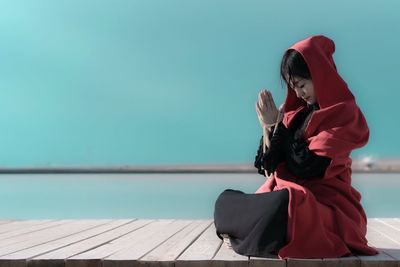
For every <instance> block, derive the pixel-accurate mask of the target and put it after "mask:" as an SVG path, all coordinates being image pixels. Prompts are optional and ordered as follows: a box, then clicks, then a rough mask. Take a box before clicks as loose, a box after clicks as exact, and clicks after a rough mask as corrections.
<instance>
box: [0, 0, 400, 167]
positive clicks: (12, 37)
mask: <svg viewBox="0 0 400 267" xmlns="http://www.w3.org/2000/svg"><path fill="white" fill-rule="evenodd" d="M398 14H400V2H398V1H394V0H393V1H370V0H367V1H365V0H364V1H361V0H355V1H345V0H337V1H329V2H328V1H320V0H303V1H301V2H300V1H287V0H286V1H285V0H276V1H237V0H229V1H228V0H224V1H222V0H221V1H218V0H217V1H215V0H213V1H211V0H201V1H183V0H181V1H178V0H169V1H161V0H158V1H154V0H142V1H135V0H115V1H103V0H85V1H77V0H59V1H53V0H38V1H19V0H14V1H0V125H1V132H0V167H48V166H113V165H148V164H149V165H152V164H157V165H158V164H190V163H201V164H207V163H246V162H251V161H252V160H253V159H254V154H255V151H256V149H257V145H258V141H259V138H260V135H261V129H260V127H259V125H258V120H257V116H256V113H255V110H254V103H255V101H256V99H257V93H258V91H259V90H260V89H262V88H269V89H270V90H272V91H273V94H274V95H275V98H276V101H277V102H278V103H281V102H282V101H283V99H284V93H285V91H284V89H283V87H282V86H281V84H280V80H279V64H280V59H281V56H282V53H283V51H284V50H285V49H286V48H287V47H288V46H290V45H291V44H293V43H294V42H296V41H298V40H300V39H303V38H305V37H307V36H308V35H311V34H324V35H326V36H328V37H330V38H332V39H333V40H334V41H335V42H336V53H335V55H334V59H335V61H336V65H337V67H338V70H339V73H340V74H341V75H342V77H343V78H344V79H345V80H346V82H347V83H348V85H349V87H350V88H351V90H352V91H353V93H354V94H355V96H356V98H357V101H358V103H359V105H360V107H361V108H362V110H363V111H364V113H365V116H366V118H367V121H368V123H369V126H370V129H371V136H370V142H369V144H368V145H367V146H365V147H364V148H362V149H359V150H356V151H355V152H354V153H353V157H354V158H361V157H373V158H396V157H399V156H400V152H399V149H398V148H399V146H398V143H399V142H398V140H397V138H398V136H399V134H400V127H399V124H398V123H397V120H398V119H397V115H396V114H397V108H398V104H397V102H398V99H399V98H400V88H399V86H398V77H399V70H400V56H399V55H400V52H399V47H400V30H399V25H400V16H399V15H398Z"/></svg>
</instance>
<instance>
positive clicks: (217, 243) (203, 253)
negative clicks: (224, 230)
mask: <svg viewBox="0 0 400 267" xmlns="http://www.w3.org/2000/svg"><path fill="white" fill-rule="evenodd" d="M221 244H222V241H221V239H219V238H218V237H217V234H216V229H215V225H214V224H213V223H212V224H211V225H210V226H209V227H208V228H207V229H206V230H205V231H204V232H203V233H202V234H201V235H200V236H199V237H198V238H197V239H196V240H195V241H194V242H193V244H191V245H190V246H189V247H188V248H187V249H186V250H185V251H184V252H183V253H182V254H181V255H180V256H179V257H178V258H177V259H176V260H175V266H176V267H186V266H191V267H206V266H210V265H211V262H212V259H213V258H214V256H215V254H216V253H217V252H218V250H219V248H220V247H221Z"/></svg>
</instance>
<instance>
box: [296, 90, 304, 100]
mask: <svg viewBox="0 0 400 267" xmlns="http://www.w3.org/2000/svg"><path fill="white" fill-rule="evenodd" d="M295 92H296V96H297V97H298V98H300V97H302V96H303V92H301V91H300V90H297V89H296V90H295Z"/></svg>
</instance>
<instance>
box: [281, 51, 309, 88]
mask: <svg viewBox="0 0 400 267" xmlns="http://www.w3.org/2000/svg"><path fill="white" fill-rule="evenodd" d="M285 75H288V80H286V77H285ZM294 76H296V77H300V78H303V79H307V80H311V73H310V70H309V69H308V67H307V63H306V62H305V61H304V58H303V56H302V55H301V54H300V53H299V52H297V51H296V50H294V49H289V50H287V51H286V52H285V54H284V55H283V57H282V62H281V79H282V80H283V81H285V82H286V84H289V85H290V84H291V82H292V81H293V79H294ZM282 80H281V81H282Z"/></svg>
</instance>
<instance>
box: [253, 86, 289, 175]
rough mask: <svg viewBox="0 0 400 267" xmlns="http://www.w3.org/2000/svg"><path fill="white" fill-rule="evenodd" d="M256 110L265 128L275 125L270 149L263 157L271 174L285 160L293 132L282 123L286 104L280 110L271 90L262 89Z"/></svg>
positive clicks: (264, 163) (266, 168)
mask: <svg viewBox="0 0 400 267" xmlns="http://www.w3.org/2000/svg"><path fill="white" fill-rule="evenodd" d="M256 112H257V116H258V120H259V122H260V125H261V127H262V128H263V129H270V128H271V127H272V126H273V125H275V129H274V133H273V135H272V138H271V140H270V144H269V146H268V150H267V151H266V152H265V153H264V154H263V156H262V158H261V163H262V165H263V167H264V169H265V170H266V172H267V175H268V176H270V175H271V174H272V173H273V172H274V171H275V170H276V168H277V167H278V165H279V163H281V162H282V161H284V160H285V151H286V146H287V145H288V139H289V138H290V136H291V134H290V132H289V130H288V129H287V128H286V127H285V126H284V125H283V123H282V119H283V113H284V105H282V106H281V107H280V108H279V110H278V109H277V107H276V105H275V101H274V99H273V97H272V94H271V92H270V91H267V90H262V91H260V93H259V94H258V100H257V102H256Z"/></svg>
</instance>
